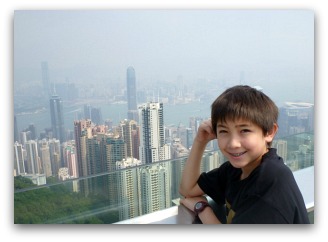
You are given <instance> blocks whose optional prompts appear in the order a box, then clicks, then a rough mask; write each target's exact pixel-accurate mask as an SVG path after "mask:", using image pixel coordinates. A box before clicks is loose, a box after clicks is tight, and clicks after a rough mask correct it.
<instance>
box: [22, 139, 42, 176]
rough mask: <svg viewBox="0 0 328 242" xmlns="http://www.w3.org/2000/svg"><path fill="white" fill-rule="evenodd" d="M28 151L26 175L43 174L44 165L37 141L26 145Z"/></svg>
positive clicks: (28, 142) (27, 142)
mask: <svg viewBox="0 0 328 242" xmlns="http://www.w3.org/2000/svg"><path fill="white" fill-rule="evenodd" d="M25 149H26V155H27V160H26V167H25V169H26V173H29V174H42V173H43V169H42V164H41V162H40V157H39V152H38V143H37V141H35V140H29V141H26V143H25Z"/></svg>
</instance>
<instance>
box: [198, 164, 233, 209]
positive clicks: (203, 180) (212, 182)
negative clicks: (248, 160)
mask: <svg viewBox="0 0 328 242" xmlns="http://www.w3.org/2000/svg"><path fill="white" fill-rule="evenodd" d="M226 166H227V164H226V163H224V164H222V165H221V166H220V167H219V168H215V169H213V170H211V171H209V172H203V173H202V174H201V175H200V177H199V178H198V181H197V183H198V185H199V187H200V188H201V189H202V190H203V192H204V193H205V194H206V195H208V196H209V197H210V198H212V199H213V200H214V201H215V202H216V203H218V204H224V203H225V186H226V179H225V169H226Z"/></svg>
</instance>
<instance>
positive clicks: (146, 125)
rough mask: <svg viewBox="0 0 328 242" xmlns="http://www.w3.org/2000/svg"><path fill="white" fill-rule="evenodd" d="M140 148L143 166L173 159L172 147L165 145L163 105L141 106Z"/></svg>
mask: <svg viewBox="0 0 328 242" xmlns="http://www.w3.org/2000/svg"><path fill="white" fill-rule="evenodd" d="M139 123H140V147H139V156H140V160H141V162H142V163H143V164H150V163H153V162H156V161H161V160H167V159H171V152H170V146H169V145H167V144H165V137H164V117H163V103H158V102H149V103H146V104H143V105H141V106H139Z"/></svg>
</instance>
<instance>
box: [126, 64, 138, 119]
mask: <svg viewBox="0 0 328 242" xmlns="http://www.w3.org/2000/svg"><path fill="white" fill-rule="evenodd" d="M126 87H127V99H128V119H129V120H135V121H137V120H138V108H137V86H136V74H135V71H134V68H133V67H132V66H130V67H128V69H127V72H126Z"/></svg>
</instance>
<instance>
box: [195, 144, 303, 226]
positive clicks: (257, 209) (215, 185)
mask: <svg viewBox="0 0 328 242" xmlns="http://www.w3.org/2000/svg"><path fill="white" fill-rule="evenodd" d="M241 173H242V171H241V169H239V168H234V167H233V166H232V165H231V164H230V162H228V161H227V162H225V163H223V164H222V165H221V166H220V167H219V168H216V169H213V170H211V171H209V172H207V173H205V172H204V173H202V174H201V175H200V177H199V179H198V185H199V186H200V188H201V189H202V190H203V191H204V193H205V194H207V195H208V196H209V197H211V198H212V199H213V200H214V201H215V202H216V203H218V204H226V207H227V210H228V211H227V221H228V223H234V224H308V223H309V218H308V214H307V211H306V207H305V204H304V200H303V196H302V194H301V192H300V190H299V188H298V186H297V183H296V181H295V179H294V176H293V173H292V172H291V170H290V169H289V168H288V167H287V166H286V165H285V164H284V162H283V159H282V158H281V157H279V156H278V155H277V154H276V149H273V148H271V149H270V150H269V152H267V153H266V154H265V155H264V156H263V157H262V161H261V164H260V165H259V166H258V167H256V168H255V169H254V170H253V171H252V173H251V174H250V175H249V176H248V177H247V178H245V179H243V180H240V176H241Z"/></svg>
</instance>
